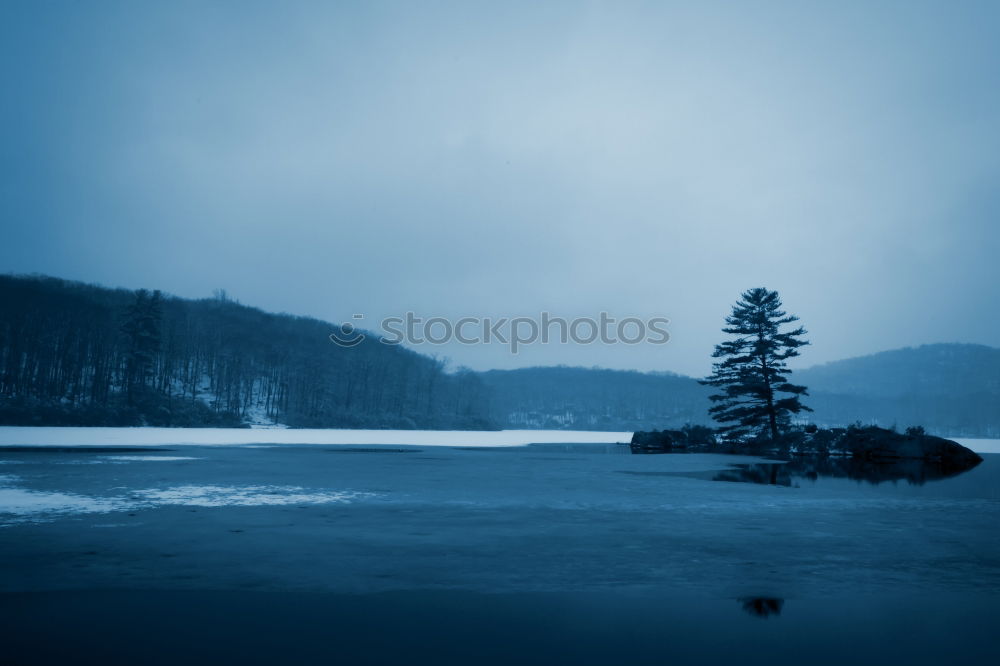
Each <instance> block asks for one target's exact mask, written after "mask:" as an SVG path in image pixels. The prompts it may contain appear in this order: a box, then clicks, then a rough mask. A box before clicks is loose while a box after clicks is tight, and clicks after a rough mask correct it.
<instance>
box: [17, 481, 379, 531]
mask: <svg viewBox="0 0 1000 666" xmlns="http://www.w3.org/2000/svg"><path fill="white" fill-rule="evenodd" d="M18 481H20V479H19V478H18V477H16V476H13V475H10V474H5V475H0V527H4V526H10V525H16V524H18V523H26V522H29V523H33V522H46V521H49V520H53V519H55V518H59V517H64V516H67V515H72V514H85V513H110V512H113V511H135V510H138V509H149V508H155V507H158V506H166V505H175V506H198V507H223V506H283V505H297V504H328V503H334V502H336V503H349V502H350V501H351V500H354V499H358V498H362V497H369V496H371V495H372V493H366V492H354V491H331V490H310V489H306V488H302V487H299V486H261V485H255V486H221V485H184V486H172V487H168V488H148V489H144V490H134V491H131V492H129V493H128V495H127V496H113V497H90V496H87V495H79V494H74V493H62V492H50V491H39V490H29V489H25V488H18V487H16V484H17V483H18Z"/></svg>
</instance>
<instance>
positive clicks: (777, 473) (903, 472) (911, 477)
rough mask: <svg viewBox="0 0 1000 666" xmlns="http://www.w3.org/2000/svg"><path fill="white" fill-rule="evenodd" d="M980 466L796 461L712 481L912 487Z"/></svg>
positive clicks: (741, 469)
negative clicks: (896, 483)
mask: <svg viewBox="0 0 1000 666" xmlns="http://www.w3.org/2000/svg"><path fill="white" fill-rule="evenodd" d="M978 464H979V463H978V462H977V463H974V464H972V465H969V466H967V467H956V466H954V465H941V464H938V463H932V462H925V461H923V460H915V459H907V460H896V461H891V462H874V461H868V460H862V459H858V458H836V457H826V458H793V459H792V460H789V461H788V462H776V463H756V464H752V465H733V467H732V468H731V469H727V470H724V471H722V472H719V473H717V474H716V475H715V476H714V477H713V479H714V480H715V481H738V482H743V483H761V484H768V485H772V486H792V485H794V481H795V479H810V480H813V481H815V480H816V479H818V478H820V477H824V476H825V477H832V478H842V479H853V480H855V481H867V482H868V483H871V484H879V483H882V482H883V481H906V482H907V483H910V484H912V485H923V484H924V483H927V482H928V481H937V480H940V479H946V478H948V477H952V476H957V475H959V474H962V473H964V472H967V471H969V470H970V469H972V468H973V467H975V466H976V465H978Z"/></svg>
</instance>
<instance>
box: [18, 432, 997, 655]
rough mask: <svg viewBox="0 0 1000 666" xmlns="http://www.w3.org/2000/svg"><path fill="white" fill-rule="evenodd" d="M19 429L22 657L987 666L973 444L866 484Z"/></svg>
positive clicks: (988, 481)
mask: <svg viewBox="0 0 1000 666" xmlns="http://www.w3.org/2000/svg"><path fill="white" fill-rule="evenodd" d="M28 430H29V429H4V430H3V435H2V437H3V440H2V441H3V443H4V444H5V445H7V446H9V447H10V446H14V447H23V448H7V449H3V450H0V525H2V527H0V626H3V627H5V628H6V630H7V634H8V635H7V636H6V637H5V643H6V644H5V648H6V650H7V654H9V655H15V656H18V657H19V658H23V659H22V661H23V663H34V662H33V661H32V659H33V657H39V661H43V662H44V660H45V659H48V660H49V663H59V662H66V661H72V660H73V659H72V657H73V655H76V654H80V653H81V651H83V652H85V653H87V654H90V655H96V656H100V657H101V658H102V659H103V660H104V663H115V659H116V658H118V659H120V663H138V662H142V663H177V662H183V661H185V660H186V659H187V658H189V657H191V655H190V654H189V653H187V652H185V650H189V649H194V648H191V647H190V646H191V645H198V646H199V647H198V649H199V650H208V651H209V653H200V656H202V657H204V656H205V654H209V656H213V658H216V657H217V658H220V659H221V658H223V657H228V658H233V659H238V660H239V661H240V663H274V662H275V661H282V660H285V661H287V660H289V659H292V660H293V661H297V662H299V663H303V662H315V661H317V660H320V659H319V658H318V655H323V659H322V660H327V659H330V660H334V661H336V660H338V659H339V660H340V661H341V663H352V664H353V663H386V662H389V663H400V662H402V661H406V660H407V659H408V657H409V656H410V652H409V651H410V650H421V651H429V652H430V653H432V654H438V655H439V656H440V660H439V661H438V663H463V664H468V663H556V662H559V663H611V662H614V661H617V662H619V663H630V664H643V663H668V662H669V663H733V662H735V661H737V660H738V661H740V662H742V663H774V662H775V661H777V662H785V663H796V664H801V663H840V664H842V663H848V662H851V663H884V662H885V661H887V660H889V659H892V660H894V661H902V662H903V663H941V662H948V661H953V662H956V663H991V662H992V659H991V657H992V656H993V654H995V650H996V649H997V648H998V647H1000V645H998V642H997V639H996V637H995V636H996V633H995V629H994V627H995V624H996V622H997V621H1000V530H998V529H997V525H1000V456H998V455H990V454H987V455H985V456H984V457H985V461H984V462H983V463H982V464H980V465H979V466H978V467H976V468H974V469H972V470H970V471H968V472H965V473H963V474H959V475H957V476H952V477H950V478H943V479H938V480H930V481H927V482H926V483H911V482H908V481H906V480H905V479H902V480H900V479H897V480H895V481H886V482H883V483H870V482H867V481H857V480H853V479H851V478H847V477H844V476H839V477H828V476H823V475H819V476H816V477H815V478H812V477H811V476H810V473H809V472H808V471H801V470H800V468H798V467H793V466H784V465H782V466H781V467H779V468H773V467H769V466H768V465H770V464H772V463H769V462H767V461H762V460H759V459H753V458H742V457H736V456H722V455H708V454H688V455H685V454H676V455H653V456H637V455H630V454H629V450H628V447H627V446H621V445H617V444H614V443H586V444H584V443H574V444H556V443H548V444H537V445H531V446H515V445H513V443H512V442H513V440H514V439H515V438H521V439H525V438H527V439H528V440H529V441H530V440H532V439H535V438H536V437H537V433H531V434H524V433H523V432H522V433H516V434H513V435H512V434H511V433H474V434H468V433H443V434H442V433H437V434H436V436H435V435H434V434H428V433H416V434H414V433H407V434H406V436H407V437H410V436H418V437H430V438H431V439H433V440H434V441H433V442H430V443H420V444H416V445H414V444H408V443H403V442H392V443H391V444H388V445H386V444H381V443H376V442H373V441H372V439H369V438H370V437H386V434H385V432H386V431H382V432H381V433H379V434H372V432H371V431H233V432H236V433H239V434H240V435H246V434H248V433H249V434H250V435H251V436H253V437H257V436H258V435H257V433H258V432H266V433H267V434H268V435H271V434H273V433H274V432H279V433H281V434H282V435H285V434H286V433H306V435H305V436H308V437H310V438H312V437H313V435H312V432H325V433H328V435H327V436H336V437H344V436H345V435H344V434H343V433H345V432H354V433H357V435H356V437H355V440H354V441H346V442H345V441H343V440H341V441H340V442H339V443H336V444H324V443H323V442H320V441H315V440H311V441H310V443H309V444H308V445H301V442H299V443H298V444H299V445H296V444H294V443H291V442H290V441H289V440H282V442H283V443H282V444H280V445H276V446H270V445H268V444H270V443H274V440H273V439H272V440H270V441H267V440H257V439H254V440H252V441H253V443H252V444H250V445H249V446H246V445H244V446H238V445H234V444H235V442H227V443H228V444H230V445H228V446H201V445H197V444H194V443H191V442H188V443H187V444H186V445H184V446H180V445H177V443H173V444H171V443H169V442H168V441H160V440H159V439H156V440H155V441H152V442H151V441H150V440H148V439H145V440H144V439H142V438H141V437H136V436H135V435H134V434H133V433H135V432H138V433H140V435H145V434H146V433H148V432H149V431H130V432H129V433H128V434H122V435H121V437H120V438H119V439H117V440H116V441H115V442H114V443H115V444H116V446H106V448H105V447H98V448H72V447H69V446H68V444H69V443H70V440H69V439H61V440H58V439H54V438H52V437H51V436H50V435H47V436H46V437H42V436H40V435H36V436H35V437H34V439H31V438H26V437H24V436H22V435H17V434H11V433H16V432H21V433H24V432H27V431H28ZM39 430H40V431H41V430H44V431H59V432H68V431H80V430H86V431H87V432H89V433H97V432H98V429H39ZM124 430H130V429H124ZM160 432H161V431H156V433H155V437H156V438H159V437H161V434H160ZM166 432H169V433H172V434H174V435H175V437H177V438H178V439H182V440H185V441H186V440H188V439H189V438H190V434H189V433H188V432H187V431H183V430H169V431H166ZM331 432H333V433H336V434H335V435H329V433H331ZM543 432H545V433H546V434H547V435H549V436H557V437H558V436H565V435H566V433H553V431H543ZM484 435H485V436H488V437H487V440H489V438H496V439H492V440H491V441H492V442H493V443H494V446H484V445H483V442H484V441H487V440H483V439H475V437H478V436H484ZM624 435H627V433H592V434H591V436H592V437H594V438H599V439H603V441H604V442H608V441H611V442H614V441H618V440H621V441H627V437H625V436H624ZM298 436H299V437H302V436H303V435H298ZM572 436H573V437H574V438H578V436H579V433H573V434H572ZM67 437H68V436H67ZM74 437H76V438H77V439H79V435H74ZM452 437H456V438H458V440H457V441H456V440H452V439H451V438H452ZM505 437H506V438H507V441H504V438H505ZM75 443H78V444H79V443H85V444H91V445H99V444H104V445H107V444H108V442H100V441H98V440H97V439H96V438H92V439H91V438H88V439H87V440H86V441H82V442H81V441H76V442H75ZM29 444H30V445H31V446H30V447H28V446H26V445H29ZM39 444H49V445H50V446H37V445H39ZM142 444H144V445H147V446H139V445H142ZM150 444H155V446H148V445H150ZM456 444H459V445H457V446H456ZM496 444H506V446H497V445H496ZM736 465H741V466H736ZM775 469H777V470H779V471H780V473H771V472H774V470H775ZM789 470H791V471H789ZM762 478H763V479H765V480H766V479H778V480H779V482H778V484H777V485H772V484H770V483H755V482H752V481H755V480H760V479H762ZM928 478H930V477H928ZM109 627H114V628H120V629H121V631H117V630H109V629H108V628H109ZM247 627H257V629H255V630H253V631H248V630H247ZM109 631H110V633H109ZM206 632H208V633H207V634H206ZM213 637H214V638H215V639H217V640H214V641H213ZM290 641H291V642H294V644H290V643H289V642H290ZM150 646H155V650H156V652H155V655H157V656H159V657H162V659H161V660H160V661H159V662H158V661H157V660H156V659H154V658H152V657H151V653H150V652H149V650H151V649H154V648H151V647H150ZM212 650H220V651H221V652H220V653H219V654H218V655H216V654H215V653H212V652H211V651H212ZM42 657H44V659H42ZM12 663H22V662H19V661H17V660H15V661H14V662H12Z"/></svg>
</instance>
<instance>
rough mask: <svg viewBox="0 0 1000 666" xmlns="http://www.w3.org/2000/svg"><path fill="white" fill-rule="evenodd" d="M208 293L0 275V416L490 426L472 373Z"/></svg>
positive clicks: (0, 419) (24, 421)
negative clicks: (333, 337)
mask: <svg viewBox="0 0 1000 666" xmlns="http://www.w3.org/2000/svg"><path fill="white" fill-rule="evenodd" d="M334 330H335V327H334V326H332V325H331V324H328V323H326V322H322V321H318V320H315V319H310V318H305V317H294V316H290V315H276V314H270V313H266V312H262V311H261V310H258V309H255V308H251V307H247V306H244V305H241V304H239V303H236V302H234V301H231V300H229V299H227V298H226V297H225V295H224V294H220V295H218V296H217V297H215V298H211V299H202V300H185V299H180V298H175V297H171V296H165V295H163V294H161V293H159V292H147V291H138V292H130V291H126V290H112V289H106V288H102V287H97V286H93V285H86V284H80V283H75V282H68V281H64V280H58V279H54V278H42V277H19V276H0V423H4V424H18V425H156V426H237V425H244V424H247V423H251V422H253V423H267V422H278V423H284V424H288V425H291V426H293V427H340V428H346V427H356V428H441V429H455V428H461V429H483V428H488V427H491V424H490V422H489V418H488V406H487V403H488V400H487V395H486V392H485V389H484V387H483V385H482V382H481V381H480V379H479V378H478V376H477V375H476V374H475V373H472V372H468V371H459V372H456V373H449V372H446V371H445V367H444V364H443V362H441V361H439V360H436V359H433V358H430V357H427V356H423V355H421V354H417V353H415V352H413V351H411V350H408V349H406V348H403V347H400V346H390V345H385V344H382V343H380V342H378V341H377V340H376V339H374V338H372V337H369V338H367V339H365V340H364V341H362V342H361V343H360V344H358V345H356V346H354V347H351V348H344V347H340V346H337V345H335V344H333V343H332V342H331V341H330V339H329V335H330V333H331V332H333V331H334Z"/></svg>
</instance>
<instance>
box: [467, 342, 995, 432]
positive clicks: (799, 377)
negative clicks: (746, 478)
mask: <svg viewBox="0 0 1000 666" xmlns="http://www.w3.org/2000/svg"><path fill="white" fill-rule="evenodd" d="M480 377H482V379H483V383H484V384H485V385H486V386H487V387H488V388H489V389H491V393H492V398H491V403H490V404H491V416H492V418H493V419H494V420H495V421H497V422H498V423H500V424H501V425H503V426H504V427H520V428H524V427H535V428H594V429H604V430H648V429H654V428H656V429H661V428H675V427H679V426H682V425H684V424H686V423H694V424H711V420H710V419H709V416H708V412H707V410H708V406H709V400H708V396H709V395H710V393H711V391H710V390H709V389H708V388H707V387H704V386H701V385H700V384H699V383H698V381H697V379H695V378H692V377H686V376H683V375H675V374H671V373H666V374H664V373H641V372H636V371H621V370H606V369H596V368H568V367H536V368H525V369H521V370H503V371H501V370H492V371H489V372H483V373H480ZM793 377H794V381H795V383H798V384H805V385H806V386H807V387H809V397H808V398H807V399H805V401H804V402H805V404H806V405H808V406H810V407H812V408H813V409H814V410H815V411H814V412H813V413H811V414H805V415H804V417H805V418H806V419H808V420H810V421H812V422H815V423H818V424H820V425H826V426H837V425H845V424H848V423H853V422H856V421H861V422H862V423H869V424H876V425H882V426H885V427H891V426H893V425H896V426H898V427H901V428H902V427H907V426H910V425H923V426H924V427H926V428H927V429H928V430H929V431H931V432H935V433H938V434H942V435H950V436H970V437H975V436H979V437H997V436H1000V349H996V348H994V347H988V346H985V345H975V344H960V343H941V344H931V345H923V346H920V347H907V348H904V349H895V350H890V351H885V352H879V353H876V354H871V355H868V356H860V357H856V358H849V359H844V360H841V361H834V362H832V363H826V364H823V365H818V366H813V367H811V368H807V369H804V370H798V371H795V372H794V373H793Z"/></svg>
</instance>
